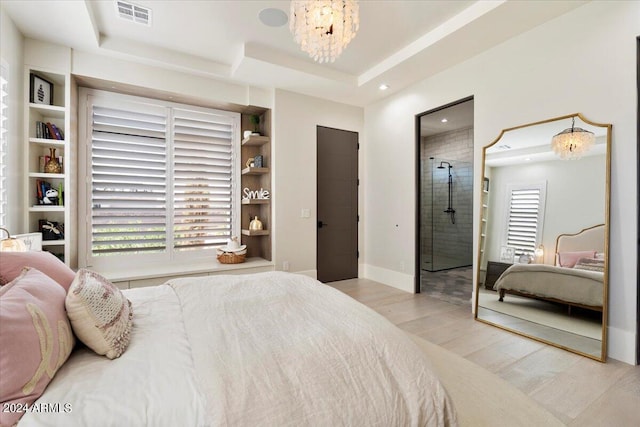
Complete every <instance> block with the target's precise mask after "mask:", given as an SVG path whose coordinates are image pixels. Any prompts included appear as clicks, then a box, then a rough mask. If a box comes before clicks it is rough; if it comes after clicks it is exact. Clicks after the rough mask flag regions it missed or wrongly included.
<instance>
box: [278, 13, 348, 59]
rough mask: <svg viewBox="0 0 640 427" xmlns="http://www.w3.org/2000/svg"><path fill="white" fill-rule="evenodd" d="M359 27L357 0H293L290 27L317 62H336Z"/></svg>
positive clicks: (303, 47) (298, 41) (305, 49)
mask: <svg viewBox="0 0 640 427" xmlns="http://www.w3.org/2000/svg"><path fill="white" fill-rule="evenodd" d="M359 26H360V18H359V17H358V1H357V0H293V1H292V2H291V13H290V14H289V29H290V30H291V32H292V33H293V38H294V40H295V41H296V43H298V44H299V45H300V48H301V49H302V50H303V51H305V52H307V53H308V54H309V56H311V57H312V58H313V59H314V60H315V61H318V62H320V63H322V62H329V61H331V62H334V61H335V60H336V58H337V57H338V56H340V54H341V53H342V51H343V50H344V48H345V47H347V45H348V44H349V42H350V41H351V40H353V38H354V37H355V36H356V32H357V31H358V28H359Z"/></svg>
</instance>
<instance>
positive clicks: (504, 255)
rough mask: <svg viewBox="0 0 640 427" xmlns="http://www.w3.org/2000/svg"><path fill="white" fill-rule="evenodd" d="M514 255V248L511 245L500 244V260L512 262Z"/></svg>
mask: <svg viewBox="0 0 640 427" xmlns="http://www.w3.org/2000/svg"><path fill="white" fill-rule="evenodd" d="M515 256H516V248H512V247H511V246H502V248H500V262H506V263H509V264H513V258H514V257H515Z"/></svg>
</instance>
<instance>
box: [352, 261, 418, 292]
mask: <svg viewBox="0 0 640 427" xmlns="http://www.w3.org/2000/svg"><path fill="white" fill-rule="evenodd" d="M361 266H362V269H361V271H362V274H361V276H360V277H364V278H366V279H369V280H373V281H376V282H380V283H383V284H385V285H388V286H392V287H394V288H397V289H400V290H403V291H405V292H410V293H414V292H415V288H414V275H413V274H406V273H401V272H399V271H393V270H388V269H386V268H382V267H376V266H375V265H370V264H361Z"/></svg>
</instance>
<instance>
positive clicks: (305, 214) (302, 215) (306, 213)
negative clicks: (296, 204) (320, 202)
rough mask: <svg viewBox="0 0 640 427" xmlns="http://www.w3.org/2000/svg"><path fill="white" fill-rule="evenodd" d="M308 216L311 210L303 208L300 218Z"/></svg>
mask: <svg viewBox="0 0 640 427" xmlns="http://www.w3.org/2000/svg"><path fill="white" fill-rule="evenodd" d="M310 217H311V211H310V210H309V209H305V208H303V209H302V211H301V212H300V218H310Z"/></svg>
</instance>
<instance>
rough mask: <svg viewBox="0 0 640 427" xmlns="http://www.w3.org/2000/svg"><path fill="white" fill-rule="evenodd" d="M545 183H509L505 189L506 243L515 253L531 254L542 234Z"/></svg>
mask: <svg viewBox="0 0 640 427" xmlns="http://www.w3.org/2000/svg"><path fill="white" fill-rule="evenodd" d="M545 193H546V183H541V184H531V185H511V186H510V187H509V188H508V190H507V195H508V197H509V210H508V215H507V230H506V236H507V239H506V240H507V241H506V245H507V246H510V247H512V248H515V250H516V255H521V254H523V253H527V254H533V253H534V252H535V250H536V248H537V247H538V244H539V241H540V236H541V234H542V221H543V218H544V200H545Z"/></svg>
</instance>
